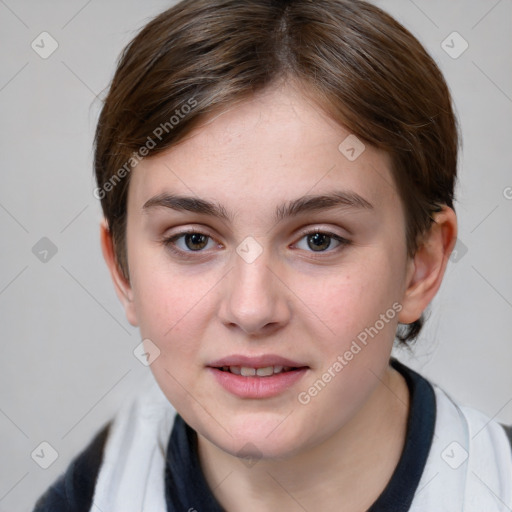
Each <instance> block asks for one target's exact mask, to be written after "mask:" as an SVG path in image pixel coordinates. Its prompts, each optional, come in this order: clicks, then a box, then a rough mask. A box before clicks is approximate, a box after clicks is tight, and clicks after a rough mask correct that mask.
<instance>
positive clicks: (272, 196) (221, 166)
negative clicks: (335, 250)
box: [128, 86, 398, 210]
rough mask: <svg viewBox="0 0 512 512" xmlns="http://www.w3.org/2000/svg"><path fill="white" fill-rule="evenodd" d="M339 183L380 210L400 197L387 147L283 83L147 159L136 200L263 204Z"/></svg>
mask: <svg viewBox="0 0 512 512" xmlns="http://www.w3.org/2000/svg"><path fill="white" fill-rule="evenodd" d="M354 157H355V158H354ZM332 190H346V191H348V192H353V193H356V194H358V195H360V196H362V197H363V198H365V199H367V200H368V202H371V203H372V204H373V205H374V206H375V207H376V208H378V209H383V208H386V206H390V205H393V204H396V201H397V197H398V196H397V191H396V187H395V185H394V182H393V178H392V175H391V171H390V159H389V157H388V155H387V154H386V153H385V152H383V151H381V150H378V149H377V148H375V147H373V146H370V145H368V144H364V143H363V142H362V141H361V140H359V139H357V138H356V137H355V136H354V135H353V134H351V133H350V131H348V130H347V129H346V128H344V127H343V126H341V125H340V124H338V123H336V122H335V121H334V120H333V119H331V118H329V117H328V116H327V115H326V114H325V113H324V112H323V111H322V110H321V109H320V108H319V107H318V106H317V105H316V104H315V103H314V102H313V101H312V100H310V99H308V98H307V97H306V96H305V95H304V94H302V93H301V91H300V90H298V89H297V88H296V87H292V86H280V87H276V88H273V89H268V90H266V91H263V92H262V93H260V94H258V95H256V96H255V97H253V98H251V99H249V100H246V101H244V102H243V103H240V104H238V105H234V106H231V107H229V108H227V109H225V110H223V111H221V112H219V113H217V114H215V115H212V116H211V117H210V118H208V119H206V120H205V121H203V123H202V124H201V125H200V126H199V127H197V128H196V129H195V130H194V132H193V133H192V134H191V135H190V136H189V137H187V138H186V139H185V140H183V141H181V142H180V143H179V144H177V145H176V146H174V147H172V148H170V149H168V150H166V151H164V152H163V153H160V154H158V155H156V156H153V157H150V158H146V159H145V160H143V161H142V162H140V163H139V164H138V165H137V166H136V167H135V169H134V171H133V172H132V176H131V182H130V191H129V201H128V203H129V209H130V208H134V207H135V208H136V209H137V210H139V209H141V208H142V206H143V205H144V203H145V202H146V201H147V200H148V199H149V198H150V197H153V196H155V195H158V194H161V193H164V192H167V193H175V194H181V195H188V196H197V197H201V198H205V199H209V200H215V201H217V202H219V203H221V204H230V203H232V204H235V203H238V207H245V208H250V207H251V206H253V205H254V206H257V207H258V208H259V209H260V210H261V208H264V207H265V204H267V203H268V206H269V208H275V205H276V204H278V203H281V202H282V201H283V200H286V199H295V198H297V197H300V196H303V195H317V194H323V193H327V192H329V191H332ZM241 200H243V202H242V203H241V202H240V201H241ZM130 205H131V206H130Z"/></svg>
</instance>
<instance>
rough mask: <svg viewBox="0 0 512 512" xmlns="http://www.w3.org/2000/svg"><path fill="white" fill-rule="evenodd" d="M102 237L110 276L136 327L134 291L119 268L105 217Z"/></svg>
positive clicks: (129, 318)
mask: <svg viewBox="0 0 512 512" xmlns="http://www.w3.org/2000/svg"><path fill="white" fill-rule="evenodd" d="M100 238H101V251H102V252H103V258H104V259H105V263H106V264H107V267H108V269H109V271H110V277H111V278H112V282H113V283H114V288H115V290H116V294H117V296H118V298H119V300H120V301H121V304H122V305H123V307H124V311H125V314H126V318H127V319H128V322H130V324H131V325H133V326H134V327H136V326H137V325H138V320H137V314H136V311H135V303H134V301H133V291H132V288H131V285H130V283H129V281H128V280H127V279H126V278H125V277H124V275H123V273H122V272H121V270H120V268H119V264H118V262H117V258H116V255H115V252H114V243H113V240H112V234H111V233H110V230H109V229H108V225H107V221H106V220H105V219H103V220H102V222H101V223H100Z"/></svg>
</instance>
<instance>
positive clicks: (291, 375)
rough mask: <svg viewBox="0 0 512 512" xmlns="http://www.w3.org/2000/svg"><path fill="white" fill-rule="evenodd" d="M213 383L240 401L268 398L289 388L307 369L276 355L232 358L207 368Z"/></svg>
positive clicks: (209, 365) (235, 356)
mask: <svg viewBox="0 0 512 512" xmlns="http://www.w3.org/2000/svg"><path fill="white" fill-rule="evenodd" d="M207 368H208V369H209V370H210V371H211V372H212V375H213V376H214V378H215V380H216V381H217V382H218V383H219V384H220V385H221V386H222V387H223V388H224V389H225V390H226V391H229V392H230V393H231V394H234V395H236V396H238V397H240V398H260V399H261V398H270V397H273V396H276V395H279V394H281V393H283V392H284V391H286V390H288V389H290V388H291V387H292V386H293V385H294V384H295V383H296V382H297V381H298V380H300V379H301V378H302V377H303V376H304V374H305V373H306V372H307V370H308V369H309V366H308V365H305V364H303V363H301V362H299V361H292V360H291V359H287V358H284V357H281V356H277V355H264V356H260V357H248V356H243V355H232V356H229V357H225V358H222V359H218V360H217V361H213V362H212V363H210V364H208V365H207Z"/></svg>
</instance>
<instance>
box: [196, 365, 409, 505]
mask: <svg viewBox="0 0 512 512" xmlns="http://www.w3.org/2000/svg"><path fill="white" fill-rule="evenodd" d="M408 412H409V390H408V388H407V384H406V382H405V380H404V378H403V377H402V375H400V373H398V372H397V371H396V370H394V369H393V368H391V367H388V369H387V370H386V373H385V375H384V378H383V379H382V380H381V381H379V385H378V386H377V387H376V388H375V390H374V392H373V393H372V395H371V396H370V398H369V400H368V401H367V402H366V403H365V405H364V406H363V407H362V408H361V409H360V410H359V412H358V413H357V414H356V416H354V417H353V418H352V419H351V420H350V422H349V423H348V424H346V425H345V426H344V427H343V428H342V429H340V430H339V431H338V432H337V433H336V434H335V435H334V436H332V437H331V438H329V439H327V440H325V441H324V442H322V443H321V444H319V445H317V446H315V447H313V448H311V449H309V450H308V451H307V452H303V453H300V454H299V455H296V456H294V457H291V458H288V459H285V460H282V459H280V460H269V459H266V460H264V459H261V460H259V461H257V463H256V464H255V465H253V466H252V467H245V466H244V465H243V464H241V463H240V460H239V459H237V458H236V457H234V456H232V455H230V454H228V453H226V452H224V451H223V450H221V449H219V448H218V447H216V446H215V445H213V444H212V443H210V442H209V441H208V440H206V439H205V438H204V437H202V436H200V435H198V449H199V457H200V460H201V467H202V469H203V472H204V474H205V478H206V481H207V482H208V485H209V487H210V489H212V492H213V494H214V495H215V497H216V499H217V501H218V502H219V503H220V504H221V505H222V507H223V508H224V510H226V511H227V512H233V511H236V510H245V511H247V512H264V511H265V512H266V511H268V510H281V509H284V510H287V511H301V512H303V511H304V510H323V511H336V512H340V511H343V512H354V511H360V510H367V509H368V508H369V507H370V506H371V505H372V504H373V503H374V502H375V500H376V499H377V498H378V496H379V495H380V494H381V492H382V491H383V490H384V489H385V487H386V485H387V484H388V482H389V480H390V478H391V475H392V474H393V471H394V470H395V468H396V466H397V464H398V461H399V459H400V456H401V454H402V450H403V447H404V443H405V436H406V427H407V418H408Z"/></svg>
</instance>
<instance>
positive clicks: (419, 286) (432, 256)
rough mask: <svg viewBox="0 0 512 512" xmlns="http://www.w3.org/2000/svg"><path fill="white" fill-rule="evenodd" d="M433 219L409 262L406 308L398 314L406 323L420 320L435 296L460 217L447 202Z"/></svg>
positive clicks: (454, 240)
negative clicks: (458, 217)
mask: <svg viewBox="0 0 512 512" xmlns="http://www.w3.org/2000/svg"><path fill="white" fill-rule="evenodd" d="M433 219H434V220H433V222H432V226H431V228H430V231H429V232H428V233H426V234H425V235H424V237H423V240H422V242H421V244H420V246H419V247H418V250H417V251H416V254H415V255H414V258H413V259H412V260H410V262H409V268H408V273H407V282H406V290H405V294H404V297H403V301H402V306H403V309H402V311H401V312H400V315H399V318H398V320H399V322H401V323H404V324H410V323H412V322H415V321H416V320H418V318H420V316H421V314H422V313H423V311H424V310H425V308H426V307H427V306H428V305H429V303H430V302H431V301H432V299H433V298H434V296H435V294H436V293H437V291H438V290H439V287H440V286H441V283H442V280H443V276H444V273H445V270H446V266H447V264H448V258H449V257H450V254H451V252H452V250H453V248H454V246H455V242H456V240H457V217H456V215H455V212H454V211H453V209H452V208H449V207H448V206H444V207H443V209H442V210H441V211H440V212H438V213H436V214H434V217H433Z"/></svg>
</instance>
